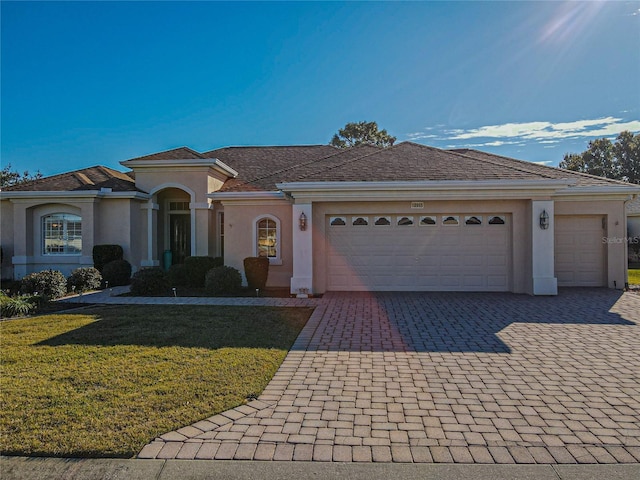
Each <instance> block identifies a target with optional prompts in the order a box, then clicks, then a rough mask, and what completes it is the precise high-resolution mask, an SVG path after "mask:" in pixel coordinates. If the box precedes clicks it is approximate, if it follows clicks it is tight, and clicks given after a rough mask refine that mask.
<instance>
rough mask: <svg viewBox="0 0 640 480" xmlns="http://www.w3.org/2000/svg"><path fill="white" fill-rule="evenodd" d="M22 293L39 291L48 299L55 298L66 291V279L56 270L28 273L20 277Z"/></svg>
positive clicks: (61, 295)
mask: <svg viewBox="0 0 640 480" xmlns="http://www.w3.org/2000/svg"><path fill="white" fill-rule="evenodd" d="M20 290H21V291H22V293H36V292H37V293H39V294H40V295H42V296H43V297H45V298H46V299H48V300H55V299H56V298H60V297H63V296H64V295H65V294H66V293H67V279H66V278H65V276H64V275H63V274H62V272H59V271H58V270H43V271H42V272H37V273H30V274H29V275H27V276H26V277H24V278H23V279H22V284H21V287H20Z"/></svg>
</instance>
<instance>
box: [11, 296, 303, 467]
mask: <svg viewBox="0 0 640 480" xmlns="http://www.w3.org/2000/svg"><path fill="white" fill-rule="evenodd" d="M311 311H312V310H311V309H308V308H264V307H261V308H255V307H205V306H148V305H145V306H109V307H105V306H102V307H99V308H98V307H94V308H92V309H87V310H82V311H81V312H80V313H68V314H54V315H45V316H39V317H33V318H28V319H18V320H8V321H3V322H0V342H1V349H0V365H1V367H0V368H1V370H0V379H1V382H2V384H1V385H0V451H1V452H2V453H5V454H19V455H50V456H110V457H111V456H113V457H131V456H134V455H135V454H136V453H138V451H139V450H140V449H141V448H142V447H143V446H144V445H145V444H146V443H148V442H149V441H150V440H152V439H153V438H154V437H156V436H158V435H161V434H162V433H165V432H168V431H171V430H175V429H177V428H179V427H182V426H185V425H189V424H191V423H194V422H196V421H198V420H202V419H203V418H206V417H209V416H211V415H213V414H216V413H219V412H221V411H224V410H227V409H229V408H233V407H235V406H238V405H240V404H242V403H244V402H245V401H246V400H247V399H248V398H253V397H255V396H257V395H259V394H260V393H261V392H262V390H263V389H264V387H265V386H266V385H267V383H268V382H269V380H270V379H271V378H272V376H273V375H274V373H275V372H276V370H277V369H278V367H279V365H280V364H281V363H282V361H283V360H284V357H285V356H286V354H287V351H288V349H289V348H290V347H291V345H292V343H293V341H294V340H295V338H296V336H297V335H298V333H299V332H300V330H301V329H302V327H303V326H304V324H305V323H306V321H307V320H308V318H309V316H310V314H311Z"/></svg>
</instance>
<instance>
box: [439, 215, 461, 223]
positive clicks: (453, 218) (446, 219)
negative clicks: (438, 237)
mask: <svg viewBox="0 0 640 480" xmlns="http://www.w3.org/2000/svg"><path fill="white" fill-rule="evenodd" d="M458 223H459V222H458V216H457V215H447V216H444V217H442V224H443V225H458Z"/></svg>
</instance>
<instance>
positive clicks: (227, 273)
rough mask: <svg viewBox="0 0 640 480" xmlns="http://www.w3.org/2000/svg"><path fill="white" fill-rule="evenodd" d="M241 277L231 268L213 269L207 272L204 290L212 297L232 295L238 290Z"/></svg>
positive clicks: (240, 284)
mask: <svg viewBox="0 0 640 480" xmlns="http://www.w3.org/2000/svg"><path fill="white" fill-rule="evenodd" d="M241 286H242V277H241V276H240V272H239V271H238V270H236V269H235V268H233V267H227V266H222V267H215V268H212V269H211V270H209V271H208V272H207V275H206V278H205V288H206V289H207V292H209V293H211V294H212V295H220V294H228V293H234V292H237V291H238V290H240V287H241Z"/></svg>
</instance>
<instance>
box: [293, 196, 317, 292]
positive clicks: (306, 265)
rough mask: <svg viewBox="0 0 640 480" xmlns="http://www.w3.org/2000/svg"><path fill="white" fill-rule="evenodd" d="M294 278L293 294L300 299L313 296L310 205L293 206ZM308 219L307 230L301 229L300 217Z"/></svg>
mask: <svg viewBox="0 0 640 480" xmlns="http://www.w3.org/2000/svg"><path fill="white" fill-rule="evenodd" d="M292 210H293V212H292V222H291V224H292V229H293V232H292V233H293V277H291V293H292V294H294V295H296V296H297V297H299V298H305V297H308V296H309V295H311V294H313V241H312V238H313V237H312V231H313V224H312V220H311V218H312V215H311V212H312V208H311V204H310V203H305V204H294V205H293V206H292ZM302 214H304V216H305V217H306V223H307V226H306V229H305V230H301V229H300V216H301V215H302Z"/></svg>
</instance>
